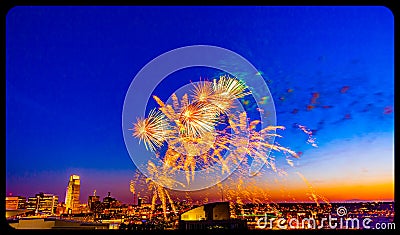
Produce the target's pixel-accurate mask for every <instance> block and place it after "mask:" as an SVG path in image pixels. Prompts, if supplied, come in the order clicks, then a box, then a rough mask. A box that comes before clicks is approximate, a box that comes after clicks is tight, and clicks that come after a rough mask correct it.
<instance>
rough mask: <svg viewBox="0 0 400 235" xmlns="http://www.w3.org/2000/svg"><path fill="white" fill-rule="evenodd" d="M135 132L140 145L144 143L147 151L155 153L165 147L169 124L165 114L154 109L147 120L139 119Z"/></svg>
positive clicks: (134, 134)
mask: <svg viewBox="0 0 400 235" xmlns="http://www.w3.org/2000/svg"><path fill="white" fill-rule="evenodd" d="M130 130H132V129H130ZM133 130H134V132H133V136H134V137H137V138H139V143H140V141H143V143H144V145H145V146H146V149H147V150H150V151H153V152H155V151H156V149H157V148H159V147H161V146H162V145H163V142H164V140H165V137H166V135H165V133H166V130H168V123H167V122H166V120H165V115H164V114H162V113H161V112H159V111H156V110H154V109H153V110H151V111H150V113H149V116H148V117H147V118H138V119H137V122H136V123H135V125H134V128H133Z"/></svg>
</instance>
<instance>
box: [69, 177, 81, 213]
mask: <svg viewBox="0 0 400 235" xmlns="http://www.w3.org/2000/svg"><path fill="white" fill-rule="evenodd" d="M80 189H81V180H80V177H79V175H71V176H70V177H69V182H68V187H67V192H66V195H65V206H66V211H67V213H73V214H74V213H79V204H80V202H79V194H80Z"/></svg>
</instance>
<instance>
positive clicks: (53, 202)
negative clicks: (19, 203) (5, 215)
mask: <svg viewBox="0 0 400 235" xmlns="http://www.w3.org/2000/svg"><path fill="white" fill-rule="evenodd" d="M57 205H58V196H57V195H54V194H49V193H38V194H36V195H35V196H34V197H29V198H28V203H27V207H26V209H28V210H32V211H35V213H39V212H40V213H46V214H54V213H56V209H57Z"/></svg>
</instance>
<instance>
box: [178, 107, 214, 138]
mask: <svg viewBox="0 0 400 235" xmlns="http://www.w3.org/2000/svg"><path fill="white" fill-rule="evenodd" d="M215 112H216V110H215V108H214V106H212V105H210V104H208V103H206V102H194V103H191V104H189V105H188V106H187V107H185V108H184V109H183V110H182V112H181V114H180V116H179V124H181V128H180V131H181V133H183V134H185V135H186V136H190V137H201V136H202V135H203V134H204V133H206V132H208V131H213V130H214V126H215V125H216V123H217V121H218V116H217V115H216V114H215Z"/></svg>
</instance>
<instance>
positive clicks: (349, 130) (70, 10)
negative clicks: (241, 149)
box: [6, 7, 394, 201]
mask: <svg viewBox="0 0 400 235" xmlns="http://www.w3.org/2000/svg"><path fill="white" fill-rule="evenodd" d="M393 39H394V22H393V16H392V14H391V12H390V11H389V10H388V9H386V8H384V7H16V8H13V9H11V10H10V12H9V13H8V15H7V22H6V192H7V193H10V192H12V193H13V194H20V195H25V196H33V195H34V194H35V193H38V192H39V191H44V192H49V193H55V194H58V195H60V197H61V199H62V198H63V197H64V194H65V187H66V186H67V180H68V177H69V175H70V174H72V173H77V174H80V175H81V177H82V195H84V196H83V199H82V201H84V200H86V199H85V198H86V195H87V194H89V193H91V192H92V191H93V190H94V189H97V192H98V194H99V195H104V196H106V193H107V192H108V191H111V192H112V194H114V196H116V197H117V198H120V199H122V200H125V201H128V200H130V199H129V180H130V179H131V178H132V174H133V171H134V169H135V168H134V164H133V162H132V160H131V159H130V157H129V154H128V152H127V150H126V148H125V144H124V141H123V135H122V130H121V116H122V107H123V102H124V98H125V94H126V92H127V90H128V87H129V85H130V83H131V82H132V79H133V78H134V77H135V75H136V74H137V73H138V72H139V70H140V69H141V68H142V67H143V66H144V65H145V64H147V63H148V62H149V61H150V60H152V59H154V58H155V57H157V56H158V55H160V54H162V53H165V52H167V51H170V50H172V49H175V48H178V47H183V46H189V45H196V44H203V45H214V46H220V47H223V48H227V49H229V50H232V51H234V52H236V53H238V54H240V55H242V56H243V57H245V58H246V59H247V60H249V61H250V62H251V63H252V64H253V65H254V66H255V67H256V68H257V69H258V70H259V71H261V72H262V73H263V76H264V78H265V80H266V81H267V84H268V86H269V89H270V91H271V94H272V96H273V99H274V102H275V109H276V112H277V124H278V125H283V126H285V127H286V130H284V131H281V132H279V133H280V134H282V135H283V136H284V137H283V138H282V139H277V141H278V142H279V143H280V144H281V145H284V146H287V147H290V148H291V149H293V150H295V151H301V152H303V155H302V157H301V158H300V159H299V160H296V161H295V168H296V169H292V170H290V171H296V170H298V171H300V172H302V173H303V174H304V175H305V176H306V177H307V178H309V179H310V182H313V180H314V181H315V183H318V182H321V180H325V182H331V181H334V180H339V181H340V180H346V178H344V179H343V178H341V177H340V176H339V175H344V173H343V172H347V173H346V174H347V175H348V174H350V176H349V177H353V178H355V179H359V177H360V175H362V172H365V171H369V172H372V173H371V174H370V177H373V176H374V175H376V178H378V177H380V178H382V179H385V180H386V181H390V179H392V180H393V175H394V172H393V170H394V169H393V158H394V150H393V149H394V148H393V145H394V144H393V135H394V113H393V112H392V111H390V110H391V109H392V110H393V109H394V63H393V62H394V40H393ZM196 76H197V75H196ZM196 79H198V78H197V77H195V78H188V81H187V83H188V82H189V81H190V80H196ZM180 86H181V84H177V83H174V82H173V80H172V81H171V82H168V86H166V87H164V88H160V92H162V93H163V95H165V96H167V97H168V96H169V94H171V93H172V92H174V91H175V90H176V89H178V88H179V87H180ZM344 87H348V89H347V90H346V91H345V92H341V91H344V90H342V89H343V88H344ZM289 89H290V90H291V92H288V90H289ZM313 93H318V94H319V98H318V99H317V102H319V103H318V106H317V107H315V108H313V109H312V110H307V105H309V104H310V102H311V99H312V96H313ZM323 106H325V107H323ZM328 106H329V107H328ZM295 110H297V111H295ZM385 112H386V113H385ZM296 123H297V124H301V125H305V126H307V127H308V128H310V129H311V130H315V132H314V133H315V135H314V136H315V137H316V139H317V142H318V146H319V147H318V148H314V147H312V146H311V145H309V144H308V143H307V135H306V134H305V133H302V132H301V130H299V129H298V128H297V127H296V126H295V125H294V124H296ZM366 149H368V151H366ZM277 156H279V155H277ZM360 162H363V163H362V164H361V165H360V167H359V168H355V167H354V168H353V167H350V169H347V168H343V167H344V166H346V165H349V163H350V164H355V163H360ZM282 164H283V163H282ZM339 166H341V167H339ZM335 167H336V168H335ZM339 168H340V169H339ZM323 169H324V170H323ZM336 172H338V173H337V174H336ZM385 172H386V173H385ZM357 177H358V178H357ZM318 180H319V181H318ZM355 181H357V180H355ZM360 181H362V180H361V179H360Z"/></svg>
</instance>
